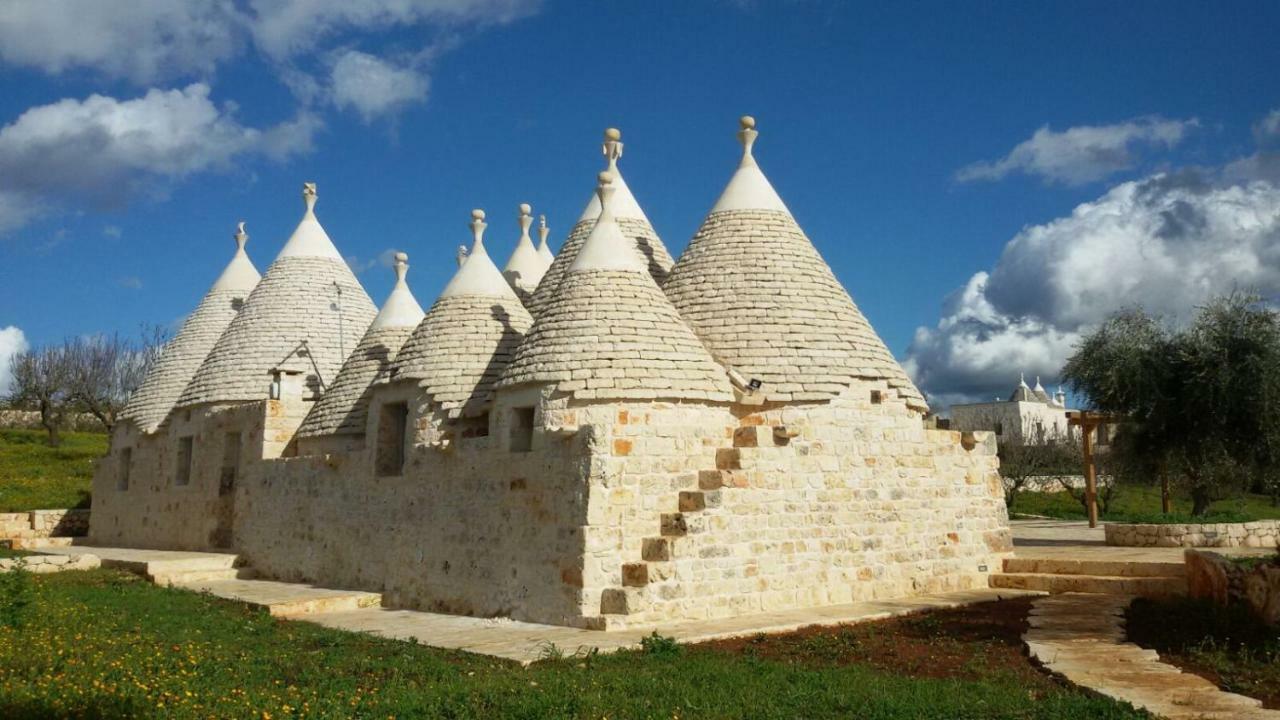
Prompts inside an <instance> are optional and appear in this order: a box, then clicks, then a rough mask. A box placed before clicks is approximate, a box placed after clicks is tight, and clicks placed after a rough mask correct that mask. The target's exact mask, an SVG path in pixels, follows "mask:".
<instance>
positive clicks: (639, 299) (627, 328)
mask: <svg viewBox="0 0 1280 720" xmlns="http://www.w3.org/2000/svg"><path fill="white" fill-rule="evenodd" d="M611 180H612V176H611V175H610V173H608V172H604V173H601V174H600V186H599V189H598V191H597V192H598V193H599V195H600V202H601V207H602V211H601V213H600V217H599V219H598V221H597V222H596V223H595V226H594V227H593V228H592V230H591V234H590V236H589V237H587V239H586V242H584V243H583V244H582V247H581V249H580V250H579V251H578V252H577V253H576V255H575V257H574V259H573V262H572V263H571V264H569V266H568V267H567V268H566V269H565V276H564V280H563V282H562V283H561V284H560V287H559V288H558V289H557V292H556V293H555V294H554V295H553V296H552V297H551V298H550V299H549V300H548V302H547V304H546V306H545V307H544V309H543V313H542V314H541V315H539V316H538V317H537V319H536V320H535V321H534V324H533V327H532V328H530V330H529V333H528V335H527V336H526V337H525V339H524V342H522V343H521V344H520V347H519V348H518V349H517V350H516V354H515V358H514V359H513V360H512V361H511V364H510V365H508V366H507V369H506V372H504V373H503V375H502V379H501V380H499V382H498V387H500V388H502V387H515V386H520V385H528V384H531V383H537V384H550V385H553V386H555V388H556V390H557V391H559V392H562V393H569V394H571V395H572V396H573V397H574V398H576V399H579V400H604V399H618V400H623V399H630V400H653V399H663V400H702V401H705V400H712V401H719V402H731V401H732V400H733V391H732V388H731V386H730V384H729V380H728V377H727V376H726V374H725V371H724V368H722V367H720V366H719V365H717V364H716V363H715V361H714V360H712V359H711V355H710V354H708V353H707V350H706V348H704V347H703V346H702V344H701V343H700V342H698V338H697V337H696V336H695V335H694V334H693V331H692V330H690V329H689V327H688V326H687V325H685V324H684V321H683V320H681V318H680V314H679V313H678V312H676V309H675V308H674V307H672V305H671V303H670V302H669V301H668V300H667V298H666V296H664V295H663V294H662V290H661V289H659V288H658V285H657V283H655V282H654V280H653V276H652V275H650V274H649V271H648V266H647V263H646V261H645V258H643V257H641V256H640V255H639V253H637V252H636V251H635V245H634V242H633V239H632V238H630V237H627V236H626V235H625V233H624V231H623V230H622V228H620V227H619V226H618V223H617V221H616V219H615V218H614V217H613V212H612V198H611V197H610V196H611V195H613V192H614V189H613V187H612V182H611ZM564 257H565V253H563V252H562V253H561V254H560V256H559V259H563V258H564Z"/></svg>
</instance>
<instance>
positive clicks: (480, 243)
mask: <svg viewBox="0 0 1280 720" xmlns="http://www.w3.org/2000/svg"><path fill="white" fill-rule="evenodd" d="M487 227H489V226H488V225H486V224H485V222H484V211H483V210H481V209H479V208H476V209H475V210H472V211H471V236H472V237H473V238H475V244H474V245H473V246H472V252H475V251H476V250H479V249H480V248H483V247H484V229H485V228H487Z"/></svg>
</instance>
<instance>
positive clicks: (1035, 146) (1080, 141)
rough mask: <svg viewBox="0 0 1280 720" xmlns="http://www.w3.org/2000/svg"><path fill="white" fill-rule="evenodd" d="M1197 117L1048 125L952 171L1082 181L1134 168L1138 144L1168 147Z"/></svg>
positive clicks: (962, 175)
mask: <svg viewBox="0 0 1280 720" xmlns="http://www.w3.org/2000/svg"><path fill="white" fill-rule="evenodd" d="M1198 125H1199V122H1198V121H1197V120H1195V119H1194V118H1193V119H1190V120H1166V119H1164V118H1159V117H1151V118H1138V119H1135V120H1130V121H1128V122H1124V123H1118V124H1115V125H1081V126H1078V127H1072V128H1067V129H1066V130H1063V131H1061V132H1058V131H1055V130H1052V129H1050V128H1049V126H1048V125H1046V126H1044V127H1042V128H1040V129H1039V130H1036V132H1035V134H1033V135H1032V136H1031V138H1030V139H1029V140H1024V141H1023V142H1021V143H1018V145H1017V146H1016V147H1014V148H1013V150H1011V151H1009V154H1008V155H1005V156H1004V157H1003V158H1000V159H999V160H996V161H994V162H977V163H974V164H972V165H969V166H967V167H964V168H962V169H961V170H960V171H959V172H958V173H956V179H957V180H959V181H961V182H972V181H976V180H1000V179H1002V178H1004V177H1005V176H1007V175H1009V174H1011V173H1015V172H1017V173H1024V174H1026V175H1035V176H1038V177H1040V178H1041V179H1042V180H1044V181H1045V182H1050V183H1064V184H1067V185H1082V184H1084V183H1089V182H1094V181H1096V180H1102V179H1103V178H1106V177H1109V176H1111V175H1113V174H1115V173H1117V172H1120V171H1122V170H1128V169H1131V168H1132V167H1134V164H1135V163H1136V159H1135V157H1134V149H1135V148H1136V147H1138V146H1148V147H1156V148H1166V149H1167V148H1171V147H1173V146H1175V145H1177V144H1178V143H1180V142H1182V140H1183V138H1184V137H1185V136H1186V134H1187V133H1188V132H1189V131H1190V130H1191V129H1192V128H1194V127H1196V126H1198Z"/></svg>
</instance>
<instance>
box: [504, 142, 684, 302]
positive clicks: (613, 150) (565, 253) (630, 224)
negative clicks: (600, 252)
mask: <svg viewBox="0 0 1280 720" xmlns="http://www.w3.org/2000/svg"><path fill="white" fill-rule="evenodd" d="M601 147H602V150H603V153H604V157H605V162H606V165H605V172H608V173H610V174H611V175H613V178H614V181H613V184H614V188H615V189H614V195H613V205H614V206H613V217H614V222H616V223H617V225H618V227H619V228H621V229H622V233H623V235H625V236H627V237H629V238H631V239H632V240H633V241H634V242H635V244H636V247H637V248H639V250H640V254H641V256H643V257H644V258H645V260H646V262H647V264H648V268H649V274H650V275H652V276H653V280H654V282H656V283H657V284H658V285H659V286H661V285H662V284H663V283H664V282H666V279H667V275H668V274H669V273H670V272H671V266H672V265H673V264H674V262H675V261H674V260H672V258H671V253H669V252H667V246H666V245H663V244H662V240H660V239H659V238H658V234H657V233H656V232H654V230H653V225H651V224H650V223H649V218H648V217H646V216H645V214H644V211H643V210H641V209H640V204H639V203H637V202H636V198H635V196H634V195H632V194H631V189H630V188H629V187H627V181H626V180H624V179H623V177H622V174H621V173H620V172H619V171H618V159H619V158H621V157H622V133H621V132H619V131H618V130H617V129H616V128H609V129H608V130H605V132H604V144H603V145H602V146H601ZM599 215H600V199H599V197H598V196H597V194H596V193H594V192H593V193H592V195H591V200H590V201H589V202H588V203H587V207H586V209H585V210H583V212H582V217H580V218H578V222H577V223H576V224H574V226H573V228H572V229H570V230H569V237H567V238H565V241H564V244H562V245H561V246H560V253H559V254H557V255H556V256H555V259H554V261H553V262H552V263H551V266H550V267H548V268H547V273H546V275H544V276H543V277H542V283H541V284H539V285H538V290H537V291H536V292H534V294H533V297H532V299H530V300H529V301H528V302H527V303H526V306H527V307H528V308H529V312H531V313H533V316H534V317H537V316H538V313H540V312H541V311H542V307H543V306H544V305H546V303H547V301H548V300H550V298H551V296H552V295H554V294H555V292H556V289H557V288H558V287H560V282H561V280H563V279H564V275H565V271H566V270H567V269H568V268H569V266H570V265H571V264H573V259H574V258H575V257H577V255H578V250H579V249H580V248H581V247H582V244H583V243H584V242H586V240H587V236H588V235H590V234H591V228H592V227H594V226H595V223H596V218H597V217H599Z"/></svg>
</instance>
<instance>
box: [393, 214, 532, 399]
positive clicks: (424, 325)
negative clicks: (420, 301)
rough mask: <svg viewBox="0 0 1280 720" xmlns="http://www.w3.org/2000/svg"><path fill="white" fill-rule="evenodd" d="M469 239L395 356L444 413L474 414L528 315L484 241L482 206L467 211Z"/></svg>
mask: <svg viewBox="0 0 1280 720" xmlns="http://www.w3.org/2000/svg"><path fill="white" fill-rule="evenodd" d="M471 229H472V232H473V233H474V238H475V240H474V245H473V246H472V249H471V252H470V253H469V254H468V255H467V256H466V257H465V258H464V259H463V260H462V261H461V266H460V267H459V268H458V272H457V273H455V274H454V276H453V279H452V280H450V281H449V284H448V285H446V286H445V289H444V292H442V293H440V297H439V298H438V299H437V300H436V301H435V303H433V304H432V306H431V309H430V310H428V311H427V314H426V317H424V318H422V322H420V323H418V327H417V328H416V329H415V330H414V331H413V335H412V336H410V338H409V340H408V341H407V342H405V344H404V347H402V348H401V349H400V353H399V354H398V355H397V356H396V361H395V365H394V371H393V377H394V379H395V381H396V382H400V381H404V380H416V381H417V382H418V384H419V387H421V388H422V390H423V392H424V393H425V394H426V395H427V396H428V398H429V399H430V402H432V403H435V404H436V405H437V406H438V407H439V408H440V409H442V410H444V411H446V412H447V413H448V415H449V416H450V417H455V418H456V417H458V416H461V415H468V416H471V415H476V414H478V413H480V412H482V411H483V409H484V408H485V407H486V406H488V404H489V403H490V402H491V400H492V399H493V387H494V383H495V382H496V381H497V379H498V377H499V376H500V375H501V374H502V371H503V370H504V369H505V368H506V366H507V363H508V362H509V361H510V359H511V355H512V354H513V353H514V352H515V349H516V346H517V345H519V344H520V341H521V339H523V338H524V334H525V332H527V331H528V329H529V326H530V325H531V324H532V323H533V318H531V317H530V316H529V312H528V311H527V310H525V309H524V305H522V304H521V303H520V299H519V298H517V297H516V294H515V292H514V291H513V290H512V289H511V287H510V285H508V284H507V281H506V280H505V279H504V278H503V277H502V273H501V272H499V271H498V266H497V265H494V263H493V260H492V259H490V257H489V253H488V251H486V250H485V247H484V229H485V223H484V213H483V212H482V211H480V210H476V211H474V212H473V213H472V222H471Z"/></svg>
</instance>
